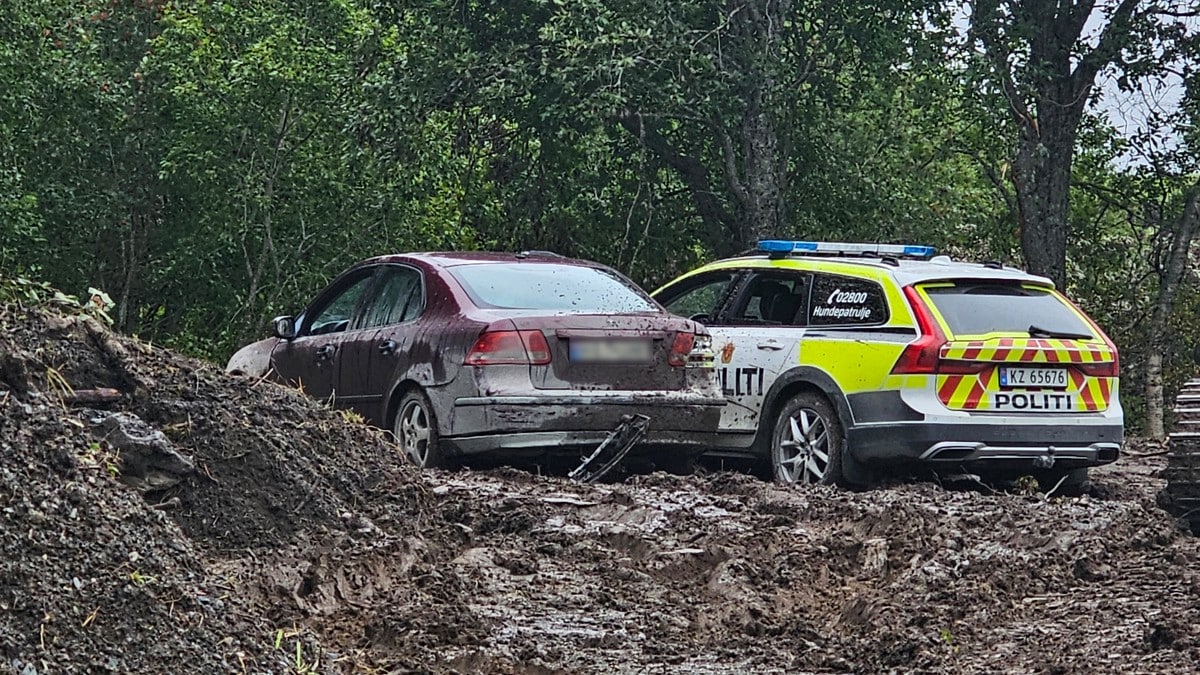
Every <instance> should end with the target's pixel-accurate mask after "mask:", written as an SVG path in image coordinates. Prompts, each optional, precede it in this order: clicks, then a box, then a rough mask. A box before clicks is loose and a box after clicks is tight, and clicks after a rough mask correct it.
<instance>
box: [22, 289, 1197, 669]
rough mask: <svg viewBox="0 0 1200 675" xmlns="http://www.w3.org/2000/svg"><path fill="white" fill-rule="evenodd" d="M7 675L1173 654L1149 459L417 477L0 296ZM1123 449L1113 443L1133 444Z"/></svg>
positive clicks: (1182, 574) (1058, 660)
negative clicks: (938, 467) (979, 467)
mask: <svg viewBox="0 0 1200 675" xmlns="http://www.w3.org/2000/svg"><path fill="white" fill-rule="evenodd" d="M0 327H2V328H3V330H2V331H0V525H2V529H0V610H3V614H2V615H0V616H2V617H3V618H0V648H2V649H3V653H2V654H0V656H2V659H0V670H4V669H5V668H8V669H11V670H13V671H15V672H21V673H34V672H38V673H40V672H72V671H74V672H84V671H87V672H92V671H97V670H99V671H103V670H110V671H116V672H231V671H234V672H272V673H274V672H319V673H347V672H369V671H382V672H390V671H396V670H400V671H432V672H452V671H457V672H498V673H552V672H553V673H558V672H604V671H611V672H621V673H625V672H629V673H633V672H646V671H655V670H657V671H682V672H696V673H742V672H831V671H832V672H851V671H852V672H885V671H895V670H901V671H913V670H919V671H922V672H931V673H952V672H953V673H958V672H995V671H1013V670H1016V671H1039V672H1041V671H1044V672H1064V673H1065V672H1088V673H1093V672H1114V673H1115V672H1127V671H1130V670H1138V671H1177V672H1185V671H1189V670H1190V669H1191V668H1192V664H1193V663H1195V662H1196V660H1197V658H1200V607H1198V606H1197V605H1196V603H1195V600H1194V599H1195V597H1196V596H1197V593H1198V592H1200V572H1198V571H1197V570H1198V569H1200V568H1198V566H1197V561H1198V560H1200V546H1198V543H1197V542H1198V540H1197V539H1196V538H1194V537H1191V536H1188V535H1186V534H1185V533H1183V532H1182V531H1181V530H1180V529H1179V528H1178V526H1177V524H1176V523H1175V521H1174V520H1173V519H1172V517H1171V516H1170V515H1168V514H1167V513H1165V512H1163V511H1161V510H1160V509H1159V508H1157V507H1156V506H1155V502H1154V496H1155V494H1156V492H1157V491H1159V490H1160V489H1161V488H1162V485H1163V481H1162V479H1161V478H1160V477H1159V474H1160V472H1161V470H1162V468H1163V466H1164V465H1165V460H1164V458H1163V457H1162V456H1155V455H1154V454H1153V453H1147V456H1142V457H1131V458H1127V459H1125V460H1123V461H1122V462H1120V463H1118V464H1117V465H1116V466H1114V467H1110V468H1106V469H1104V470H1102V471H1098V472H1097V473H1096V483H1097V485H1096V487H1095V489H1093V490H1092V491H1091V494H1090V495H1089V496H1084V497H1081V498H1070V499H1059V498H1046V497H1045V495H1043V494H1038V493H1036V492H1031V493H1030V494H1027V495H1022V494H1003V493H994V492H991V491H988V490H958V491H949V490H946V489H943V488H942V487H940V486H937V485H934V484H928V483H912V484H899V485H894V486H891V487H888V488H886V489H880V490H874V491H871V492H865V493H853V492H846V491H840V490H835V489H829V488H822V487H805V488H783V487H779V486H775V485H771V484H768V483H764V482H762V481H760V480H758V479H756V478H753V477H750V476H745V475H741V474H735V473H714V474H707V475H698V476H687V477H679V476H672V475H668V474H659V473H656V474H650V475H642V476H634V477H632V478H630V479H628V480H626V481H625V482H624V483H620V484H606V485H578V484H574V483H571V482H569V481H567V480H565V479H563V478H554V477H541V476H535V475H531V474H528V473H524V472H520V471H516V470H511V469H500V470H496V471H489V472H471V471H464V472H458V473H438V472H431V473H426V474H418V473H416V472H414V471H412V470H411V469H409V468H408V467H406V466H404V465H403V464H401V463H400V462H399V461H398V459H397V458H396V456H395V451H394V449H393V448H392V446H391V445H390V444H389V443H388V442H387V439H386V437H385V436H384V435H383V434H381V433H380V432H378V431H375V430H372V429H369V428H366V427H364V426H363V425H361V424H358V423H355V422H354V421H353V420H348V419H346V418H345V417H343V416H342V415H340V414H338V413H336V412H333V411H330V410H328V409H327V408H325V407H324V406H322V405H320V404H317V403H314V402H312V401H310V400H309V399H307V398H305V397H304V396H302V395H300V394H298V393H296V392H293V391H291V390H288V389H286V388H282V387H279V386H276V385H273V384H271V383H268V382H256V381H254V380H250V379H242V378H234V377H229V376H226V375H224V374H223V373H221V372H219V371H218V370H217V369H215V368H213V367H212V366H209V365H207V364H204V363H201V362H197V361H193V360H190V359H186V358H183V357H180V356H178V355H175V354H172V353H170V352H167V351H165V350H161V349H157V348H153V347H150V346H148V345H144V344H141V343H139V342H137V341H136V340H129V339H125V338H121V337H119V336H115V335H113V334H112V333H110V332H109V331H107V330H105V329H104V328H103V326H102V325H101V324H100V323H97V322H96V321H95V320H94V319H92V318H89V317H85V316H74V315H71V316H62V315H58V314H55V313H52V312H45V311H43V310H41V309H20V308H15V307H12V306H8V307H0ZM1134 450H1135V451H1136V450H1137V448H1134Z"/></svg>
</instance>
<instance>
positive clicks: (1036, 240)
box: [968, 0, 1197, 287]
mask: <svg viewBox="0 0 1200 675" xmlns="http://www.w3.org/2000/svg"><path fill="white" fill-rule="evenodd" d="M970 10H971V11H970V31H969V35H968V40H969V42H970V44H971V45H974V46H978V47H979V48H980V50H981V52H982V57H983V59H982V61H983V69H984V71H985V72H986V74H987V77H988V81H989V82H990V85H991V86H992V87H995V88H996V89H998V90H999V92H1000V93H1001V94H1002V96H1003V99H1004V101H1005V102H1006V104H1007V107H1008V114H1009V117H1010V120H1011V123H1012V125H1013V126H1012V133H1013V136H1014V137H1015V138H1014V139H1013V140H1014V141H1015V143H1014V146H1015V147H1014V149H1013V152H1012V162H1011V171H1012V173H1011V181H1012V197H1011V201H1012V202H1013V204H1014V205H1015V207H1016V208H1015V210H1016V218H1017V225H1018V227H1019V229H1020V238H1021V249H1022V252H1023V254H1024V257H1025V262H1026V264H1027V266H1028V267H1029V269H1030V271H1032V272H1034V273H1037V274H1043V275H1045V276H1048V277H1050V278H1051V279H1053V280H1054V281H1055V282H1056V283H1057V284H1058V285H1059V287H1065V285H1066V281H1067V266H1066V252H1067V241H1068V239H1069V237H1070V232H1069V214H1070V187H1071V167H1072V162H1073V160H1074V155H1075V150H1076V142H1077V135H1078V131H1079V125H1080V122H1081V120H1082V119H1083V115H1084V112H1085V111H1086V110H1087V108H1088V104H1089V103H1090V102H1091V101H1092V100H1093V97H1094V94H1095V87H1096V82H1097V78H1098V76H1099V75H1100V74H1101V72H1102V71H1104V70H1105V69H1107V68H1110V67H1116V68H1118V69H1119V70H1120V71H1121V72H1122V74H1123V76H1129V77H1134V76H1138V75H1144V74H1145V73H1147V72H1148V71H1150V70H1153V69H1154V68H1155V67H1156V64H1158V63H1160V60H1159V59H1158V56H1159V54H1158V53H1157V52H1158V51H1159V50H1160V49H1161V46H1162V45H1163V43H1164V41H1166V40H1169V39H1171V36H1178V35H1186V34H1187V32H1188V29H1187V25H1186V20H1187V17H1188V16H1195V15H1196V14H1197V12H1196V10H1195V9H1194V8H1193V7H1192V6H1191V5H1190V4H1189V3H1188V2H1187V1H1186V0H1120V1H1119V2H1116V3H1113V4H1107V3H1101V4H1099V5H1098V4H1097V2H1096V0H973V1H972V2H971V3H970Z"/></svg>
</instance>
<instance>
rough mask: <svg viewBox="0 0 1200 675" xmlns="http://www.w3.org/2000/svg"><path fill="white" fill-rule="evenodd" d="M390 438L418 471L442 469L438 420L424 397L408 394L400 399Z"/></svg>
mask: <svg viewBox="0 0 1200 675" xmlns="http://www.w3.org/2000/svg"><path fill="white" fill-rule="evenodd" d="M392 436H393V437H394V438H395V440H396V444H397V445H398V446H400V451H401V453H403V455H404V458H405V459H406V460H408V462H409V463H411V464H413V465H415V466H417V467H418V468H421V469H437V468H441V467H443V466H445V459H444V458H443V457H442V452H441V447H440V446H439V443H438V431H437V417H436V416H435V415H434V414H433V406H432V405H430V403H429V399H428V398H426V396H425V394H422V393H421V392H419V391H410V392H408V393H407V394H405V395H404V398H402V399H400V406H399V407H398V408H397V409H396V417H395V419H394V420H393V421H392Z"/></svg>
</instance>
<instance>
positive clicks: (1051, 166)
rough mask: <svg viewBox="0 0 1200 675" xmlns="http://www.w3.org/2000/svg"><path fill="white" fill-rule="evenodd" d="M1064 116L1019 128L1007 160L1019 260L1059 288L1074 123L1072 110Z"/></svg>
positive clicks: (1064, 258)
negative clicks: (1012, 157)
mask: <svg viewBox="0 0 1200 675" xmlns="http://www.w3.org/2000/svg"><path fill="white" fill-rule="evenodd" d="M1065 117H1067V116H1066V115H1057V116H1050V118H1049V119H1045V120H1043V122H1042V126H1041V127H1038V126H1037V125H1036V124H1034V125H1032V126H1028V127H1026V128H1025V129H1022V133H1021V139H1020V141H1019V143H1018V145H1017V152H1016V162H1015V163H1014V165H1013V184H1014V186H1015V187H1016V197H1017V218H1018V219H1019V226H1020V231H1021V252H1022V254H1023V255H1024V256H1025V265H1026V267H1027V268H1028V269H1029V271H1030V272H1033V273H1034V274H1040V275H1042V276H1046V277H1049V278H1050V279H1051V280H1052V281H1054V283H1055V285H1057V286H1058V287H1059V288H1060V289H1061V288H1063V287H1064V286H1065V285H1066V282H1067V237H1068V236H1069V233H1070V213H1071V202H1070V188H1071V164H1072V161H1073V159H1074V150H1075V148H1074V139H1075V130H1076V127H1077V126H1078V124H1079V118H1078V116H1071V117H1072V118H1073V119H1064V118H1065ZM1039 130H1040V131H1041V133H1040V134H1039V133H1038V132H1039Z"/></svg>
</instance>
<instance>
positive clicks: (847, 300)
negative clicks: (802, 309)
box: [808, 274, 888, 326]
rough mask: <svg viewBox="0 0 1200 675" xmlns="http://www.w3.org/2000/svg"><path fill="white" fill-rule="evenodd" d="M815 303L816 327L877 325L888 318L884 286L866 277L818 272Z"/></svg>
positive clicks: (813, 322) (812, 321)
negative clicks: (858, 277)
mask: <svg viewBox="0 0 1200 675" xmlns="http://www.w3.org/2000/svg"><path fill="white" fill-rule="evenodd" d="M811 304H812V309H811V310H810V311H809V319H808V323H809V325H812V326H875V325H879V324H882V323H886V322H887V320H888V309H887V301H886V300H885V299H884V296H883V289H882V288H881V287H880V286H879V284H877V283H875V282H873V281H867V280H865V279H855V278H853V277H839V276H834V275H831V274H818V275H815V276H814V277H813V288H812V303H811Z"/></svg>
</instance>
